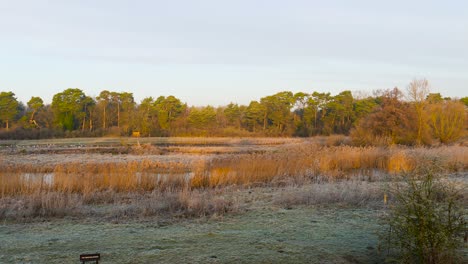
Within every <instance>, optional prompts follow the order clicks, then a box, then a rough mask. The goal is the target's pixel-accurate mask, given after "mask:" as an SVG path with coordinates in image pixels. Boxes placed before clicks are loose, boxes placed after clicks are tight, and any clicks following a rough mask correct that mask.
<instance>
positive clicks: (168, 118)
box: [0, 79, 468, 145]
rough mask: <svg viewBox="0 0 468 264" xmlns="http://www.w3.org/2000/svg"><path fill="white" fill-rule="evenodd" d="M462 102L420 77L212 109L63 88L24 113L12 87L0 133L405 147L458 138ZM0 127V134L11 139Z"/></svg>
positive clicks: (1, 104)
mask: <svg viewBox="0 0 468 264" xmlns="http://www.w3.org/2000/svg"><path fill="white" fill-rule="evenodd" d="M155 98H156V99H155ZM467 103H468V99H467V97H464V98H461V99H458V100H457V99H451V98H447V97H443V96H442V95H441V94H440V93H430V91H429V83H428V81H427V80H424V79H423V80H414V81H413V82H411V83H410V85H408V87H407V94H406V97H405V94H404V93H403V92H402V91H401V90H400V89H398V88H394V89H390V90H383V91H382V90H381V91H376V92H375V93H374V95H373V96H360V95H359V94H357V96H354V94H353V93H352V92H351V91H349V90H345V91H342V92H340V93H338V94H336V95H331V94H330V93H323V92H317V91H313V92H310V93H307V92H297V93H292V92H290V91H282V92H278V93H275V94H272V95H268V96H264V97H262V98H260V99H259V100H254V101H251V102H250V103H249V104H248V105H239V104H237V103H234V102H232V103H230V104H228V105H226V106H219V107H213V106H199V107H194V106H191V107H190V106H188V105H187V104H186V103H183V102H182V101H181V100H180V99H179V98H177V97H175V96H173V95H168V96H163V95H161V96H158V97H147V98H144V99H143V100H142V101H141V102H139V103H137V102H135V99H134V97H133V93H131V92H115V91H109V90H102V91H101V92H100V93H99V95H98V96H97V97H95V98H92V97H90V96H88V95H86V94H85V93H84V92H83V91H82V90H80V89H78V88H68V89H65V90H64V91H62V92H60V93H57V94H55V95H54V96H53V99H52V103H51V104H50V105H44V102H43V99H42V98H40V97H37V96H32V97H31V99H30V100H29V101H28V102H27V109H26V110H25V111H23V110H22V104H21V103H20V102H18V101H17V100H16V98H15V95H14V93H13V92H1V93H0V121H1V122H2V123H3V124H4V127H5V128H4V130H8V129H10V127H11V125H10V124H14V125H15V126H16V128H20V129H47V131H52V132H53V133H52V135H57V136H64V135H65V136H67V135H68V136H103V135H115V136H129V135H131V134H132V132H134V131H138V132H140V134H141V135H142V136H202V135H204V136H236V135H238V136H302V137H308V136H315V135H330V134H344V135H351V138H352V139H353V141H354V142H355V143H356V144H360V145H375V144H387V145H388V144H410V145H412V144H431V143H432V142H441V143H449V142H453V141H456V140H457V139H459V138H460V137H462V136H463V135H466V124H467V122H466V120H467V119H466V110H467V107H468V106H467ZM23 117H24V118H23ZM21 120H25V121H21ZM28 120H29V122H27V121H28ZM67 131H68V132H67ZM1 132H2V131H1V130H0V138H11V137H13V136H12V135H13V134H5V133H3V134H2V133H1ZM64 132H67V133H66V134H63V133H64ZM2 135H3V136H2ZM9 135H10V136H9ZM45 137H47V134H46V136H45Z"/></svg>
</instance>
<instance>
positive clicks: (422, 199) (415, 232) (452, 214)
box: [381, 161, 467, 263]
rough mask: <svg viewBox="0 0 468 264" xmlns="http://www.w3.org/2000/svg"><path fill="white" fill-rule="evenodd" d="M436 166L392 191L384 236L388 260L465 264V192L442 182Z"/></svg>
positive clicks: (425, 165)
mask: <svg viewBox="0 0 468 264" xmlns="http://www.w3.org/2000/svg"><path fill="white" fill-rule="evenodd" d="M435 163H436V162H434V161H432V162H424V163H423V164H421V165H420V166H419V167H418V168H416V169H415V170H414V171H413V172H411V173H408V174H407V175H404V179H403V181H400V182H398V183H395V184H394V185H393V186H392V187H391V189H390V199H391V200H390V203H389V207H388V211H387V213H386V215H385V218H384V224H385V228H384V231H383V232H382V234H381V242H382V246H384V248H385V249H386V253H387V260H388V261H389V262H399V263H463V262H464V261H466V259H465V260H463V256H462V255H461V254H460V251H461V250H460V249H461V248H462V247H463V246H464V242H463V237H464V235H465V234H466V231H467V230H466V208H464V206H466V204H464V202H463V201H464V200H463V199H464V198H463V195H461V194H460V189H461V188H463V186H462V187H461V188H459V187H457V186H456V185H455V184H454V183H453V182H450V181H448V180H447V179H445V180H444V179H442V177H441V174H440V172H439V170H438V167H437V166H436V164H435Z"/></svg>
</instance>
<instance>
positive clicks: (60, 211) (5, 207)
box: [0, 190, 238, 221]
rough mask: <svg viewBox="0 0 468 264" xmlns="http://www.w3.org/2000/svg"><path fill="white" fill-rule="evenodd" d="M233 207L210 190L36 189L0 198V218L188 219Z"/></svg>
mask: <svg viewBox="0 0 468 264" xmlns="http://www.w3.org/2000/svg"><path fill="white" fill-rule="evenodd" d="M96 205H100V206H99V207H96ZM106 205H108V206H106ZM96 208H101V210H96ZM237 210H238V207H237V204H236V203H235V202H234V201H233V200H232V199H229V198H227V197H225V196H224V195H222V194H220V193H216V192H214V191H200V190H194V191H170V192H169V191H168V192H159V191H158V192H150V193H145V194H137V193H127V194H124V193H116V192H113V191H107V192H94V193H87V194H72V193H63V192H36V193H33V194H30V195H22V196H17V197H6V198H1V199H0V219H10V220H15V221H21V220H24V221H29V220H30V219H32V218H35V217H39V218H57V217H58V218H60V217H65V216H68V217H70V216H71V217H77V218H83V217H97V218H108V219H119V220H121V219H122V218H139V217H150V216H159V217H164V218H166V217H170V218H174V217H177V218H188V217H205V216H222V215H224V214H226V213H228V212H235V211H237Z"/></svg>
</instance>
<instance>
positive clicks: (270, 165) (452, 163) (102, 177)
mask: <svg viewBox="0 0 468 264" xmlns="http://www.w3.org/2000/svg"><path fill="white" fill-rule="evenodd" d="M425 159H437V160H439V163H440V164H442V166H443V167H444V169H445V171H446V172H458V171H466V170H467V169H468V153H467V151H466V147H462V146H451V147H440V148H433V149H431V148H399V147H394V148H380V147H365V148H362V147H351V146H339V147H323V146H318V145H317V144H315V143H310V144H300V145H294V146H287V147H284V148H281V149H278V150H277V151H275V152H267V153H256V154H244V155H241V154H238V155H229V156H223V158H218V159H213V160H210V161H200V162H199V163H197V164H194V165H192V167H190V168H189V167H187V165H185V164H182V163H176V162H167V163H162V162H155V161H149V160H143V161H141V162H138V161H130V162H127V163H65V164H59V165H55V166H52V165H48V166H35V167H34V166H32V165H11V166H7V167H6V166H3V167H2V168H1V169H2V170H1V171H2V173H0V195H1V197H5V196H15V195H23V194H32V193H35V192H38V191H48V192H62V193H80V194H86V193H94V192H102V191H106V190H112V191H115V192H152V191H153V190H159V191H167V190H169V191H179V190H185V189H197V188H215V187H223V186H229V185H237V186H259V185H264V184H272V185H276V186H278V185H279V186H283V185H290V184H296V185H300V184H303V183H307V182H317V181H335V180H341V179H356V178H359V177H361V178H362V177H363V176H364V177H365V179H368V180H375V179H376V178H377V177H378V176H379V175H381V174H382V173H385V174H390V175H391V174H398V173H401V172H408V171H411V170H412V169H413V168H414V167H415V166H416V164H418V163H420V162H421V161H422V160H425ZM25 173H38V175H36V176H34V177H32V178H31V177H26V175H25ZM47 173H51V174H47ZM33 178H34V179H33Z"/></svg>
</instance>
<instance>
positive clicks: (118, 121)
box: [117, 102, 120, 128]
mask: <svg viewBox="0 0 468 264" xmlns="http://www.w3.org/2000/svg"><path fill="white" fill-rule="evenodd" d="M117 128H120V104H119V102H117Z"/></svg>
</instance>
